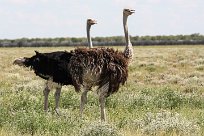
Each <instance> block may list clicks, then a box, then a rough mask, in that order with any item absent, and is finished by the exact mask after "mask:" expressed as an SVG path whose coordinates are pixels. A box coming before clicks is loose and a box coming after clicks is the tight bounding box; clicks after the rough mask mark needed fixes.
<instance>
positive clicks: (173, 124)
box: [133, 111, 200, 136]
mask: <svg viewBox="0 0 204 136" xmlns="http://www.w3.org/2000/svg"><path fill="white" fill-rule="evenodd" d="M133 126H134V127H133V128H134V129H135V128H136V129H140V130H141V131H142V133H144V134H148V135H157V134H159V133H161V132H163V133H165V134H173V133H176V134H177V135H185V136H186V135H191V136H192V135H196V136H197V135H199V134H200V127H199V126H198V125H197V124H196V123H195V122H193V121H189V120H187V119H186V118H184V117H182V116H181V115H179V114H178V113H171V112H168V111H163V112H159V113H156V114H154V113H151V112H149V113H147V114H146V115H145V116H144V117H143V118H142V119H138V120H134V121H133Z"/></svg>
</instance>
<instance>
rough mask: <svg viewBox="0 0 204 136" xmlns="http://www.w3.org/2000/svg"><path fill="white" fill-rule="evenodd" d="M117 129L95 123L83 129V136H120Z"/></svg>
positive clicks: (105, 124)
mask: <svg viewBox="0 0 204 136" xmlns="http://www.w3.org/2000/svg"><path fill="white" fill-rule="evenodd" d="M118 135H119V132H118V131H117V130H116V128H115V127H114V126H112V125H110V124H107V123H105V122H94V123H91V124H90V125H88V126H86V127H85V128H83V130H82V131H81V136H118Z"/></svg>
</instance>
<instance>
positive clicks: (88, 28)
mask: <svg viewBox="0 0 204 136" xmlns="http://www.w3.org/2000/svg"><path fill="white" fill-rule="evenodd" d="M86 29H87V38H88V46H89V48H93V45H92V40H91V36H90V29H91V25H88V24H87V26H86Z"/></svg>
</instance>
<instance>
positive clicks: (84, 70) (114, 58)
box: [68, 9, 134, 121]
mask: <svg viewBox="0 0 204 136" xmlns="http://www.w3.org/2000/svg"><path fill="white" fill-rule="evenodd" d="M132 13H134V10H130V9H124V10H123V23H124V32H125V37H126V48H125V50H124V52H120V51H116V50H114V49H109V48H91V49H83V48H78V49H75V50H74V51H72V52H71V53H73V56H72V57H71V59H70V62H69V64H68V65H69V66H68V67H69V70H70V72H71V76H72V81H73V85H74V87H75V89H76V91H77V92H79V91H82V95H81V104H80V113H81V115H82V113H83V109H84V105H85V103H86V102H87V92H88V91H89V90H91V87H93V86H98V89H97V93H98V95H99V103H100V109H101V120H103V121H105V120H106V117H105V100H106V97H108V96H110V95H111V94H113V93H114V92H117V91H118V89H119V87H120V85H121V84H122V85H123V84H124V83H125V82H126V80H127V77H128V63H129V61H130V60H131V59H132V56H133V48H132V44H131V42H130V38H129V35H128V27H127V18H128V16H129V15H131V14H132ZM87 32H88V33H87V38H88V39H91V38H90V34H89V31H87ZM90 42H91V40H89V45H90V47H92V46H91V45H92V44H91V43H90Z"/></svg>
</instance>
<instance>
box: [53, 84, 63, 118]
mask: <svg viewBox="0 0 204 136" xmlns="http://www.w3.org/2000/svg"><path fill="white" fill-rule="evenodd" d="M61 89H62V86H58V87H56V92H55V111H56V113H57V114H58V115H59V109H58V108H59V100H60V94H61Z"/></svg>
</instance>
